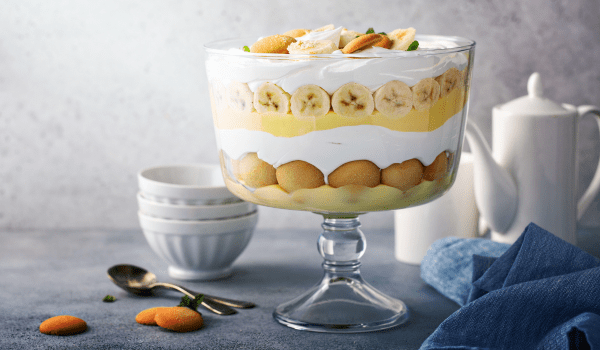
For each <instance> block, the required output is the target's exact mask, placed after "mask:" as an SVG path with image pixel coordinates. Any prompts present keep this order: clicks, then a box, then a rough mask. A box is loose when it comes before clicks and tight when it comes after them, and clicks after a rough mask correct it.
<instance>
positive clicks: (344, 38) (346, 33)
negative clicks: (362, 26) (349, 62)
mask: <svg viewBox="0 0 600 350" xmlns="http://www.w3.org/2000/svg"><path fill="white" fill-rule="evenodd" d="M361 35H365V34H364V33H360V32H357V31H355V30H347V29H346V28H344V29H342V33H341V34H340V45H339V48H340V49H343V48H344V46H346V45H348V44H349V43H350V42H351V41H352V40H354V39H356V37H357V36H361Z"/></svg>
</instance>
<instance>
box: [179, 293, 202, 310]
mask: <svg viewBox="0 0 600 350" xmlns="http://www.w3.org/2000/svg"><path fill="white" fill-rule="evenodd" d="M203 300H204V294H198V295H196V297H195V298H194V299H190V297H188V296H187V295H184V296H183V297H181V302H180V303H179V305H177V306H184V307H189V308H190V309H192V310H194V311H198V306H199V305H200V304H202V301H203Z"/></svg>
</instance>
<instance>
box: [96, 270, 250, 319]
mask: <svg viewBox="0 0 600 350" xmlns="http://www.w3.org/2000/svg"><path fill="white" fill-rule="evenodd" d="M107 274H108V278H110V280H111V281H113V283H114V284H116V285H117V286H118V287H120V288H122V289H124V290H126V291H128V292H130V293H132V294H136V295H144V296H145V295H151V294H152V291H153V290H154V289H155V288H160V287H162V288H168V289H174V290H177V291H179V292H181V293H183V294H185V295H187V296H188V297H190V298H192V299H193V298H194V297H195V296H196V295H198V294H201V293H197V292H194V291H192V290H190V289H187V288H184V287H181V286H178V285H176V284H172V283H163V282H158V281H157V280H156V275H155V274H153V273H152V272H150V271H147V270H146V269H143V268H141V267H138V266H135V265H127V264H121V265H115V266H112V267H111V268H109V269H108V271H107ZM202 306H204V307H206V308H207V309H208V310H210V311H212V312H214V313H216V314H219V315H232V314H235V313H237V311H235V310H234V309H232V308H231V307H235V308H240V309H248V308H252V307H254V306H256V305H255V304H254V303H251V302H247V301H239V300H234V299H227V298H221V297H216V296H212V295H207V294H204V300H203V301H202Z"/></svg>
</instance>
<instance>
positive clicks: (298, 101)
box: [292, 84, 330, 118]
mask: <svg viewBox="0 0 600 350" xmlns="http://www.w3.org/2000/svg"><path fill="white" fill-rule="evenodd" d="M329 106H330V99H329V94H328V93H327V92H326V91H325V90H323V89H322V88H321V87H319V86H318V85H313V84H309V85H304V86H301V87H299V88H298V89H297V90H296V91H295V92H294V93H293V94H292V114H294V116H295V117H296V118H306V117H315V118H318V117H322V116H324V115H326V114H327V113H328V112H329Z"/></svg>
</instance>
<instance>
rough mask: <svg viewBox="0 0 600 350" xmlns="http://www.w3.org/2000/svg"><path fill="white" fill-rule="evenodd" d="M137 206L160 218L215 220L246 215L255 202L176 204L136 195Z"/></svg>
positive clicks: (147, 213)
mask: <svg viewBox="0 0 600 350" xmlns="http://www.w3.org/2000/svg"><path fill="white" fill-rule="evenodd" d="M137 201H138V207H139V209H140V212H141V213H142V214H145V215H148V216H154V217H157V218H162V219H175V220H215V219H225V218H233V217H237V216H242V215H247V214H249V213H251V212H254V211H256V204H253V203H249V202H243V201H240V202H235V203H227V204H215V205H177V204H169V203H160V202H155V201H153V200H150V199H147V198H144V196H143V195H142V193H141V192H139V193H138V195H137Z"/></svg>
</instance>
